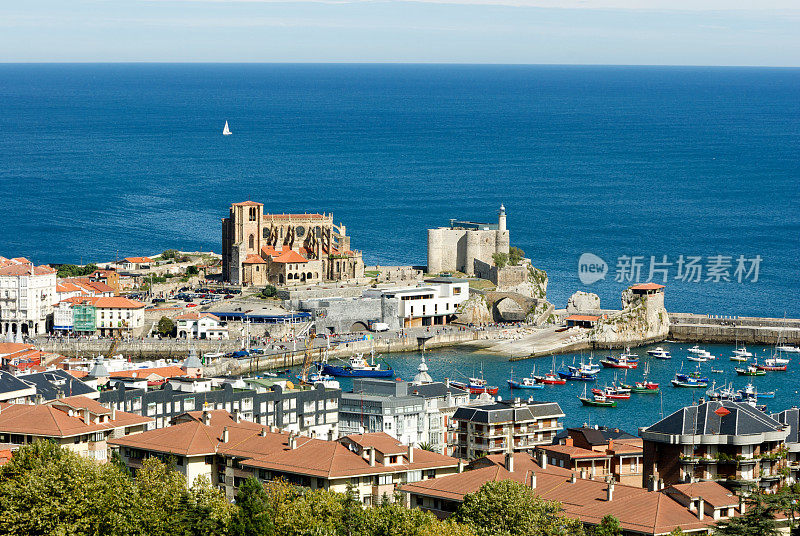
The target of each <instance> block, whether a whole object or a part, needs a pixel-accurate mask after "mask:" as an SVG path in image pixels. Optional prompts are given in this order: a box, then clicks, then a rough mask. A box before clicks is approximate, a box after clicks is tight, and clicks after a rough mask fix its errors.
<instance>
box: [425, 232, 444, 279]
mask: <svg viewBox="0 0 800 536" xmlns="http://www.w3.org/2000/svg"><path fill="white" fill-rule="evenodd" d="M443 242H444V230H443V229H428V273H429V274H438V273H440V272H443V271H444V268H443V265H442V247H443V245H444V244H443Z"/></svg>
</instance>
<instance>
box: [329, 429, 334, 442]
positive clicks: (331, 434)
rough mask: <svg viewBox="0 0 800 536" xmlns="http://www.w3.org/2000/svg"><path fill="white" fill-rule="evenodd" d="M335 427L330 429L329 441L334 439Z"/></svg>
mask: <svg viewBox="0 0 800 536" xmlns="http://www.w3.org/2000/svg"><path fill="white" fill-rule="evenodd" d="M333 439H334V438H333V429H330V430H328V441H333Z"/></svg>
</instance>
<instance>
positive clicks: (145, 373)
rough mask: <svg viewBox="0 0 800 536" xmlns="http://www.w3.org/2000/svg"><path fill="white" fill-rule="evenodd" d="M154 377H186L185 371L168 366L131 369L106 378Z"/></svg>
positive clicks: (110, 374) (111, 373) (114, 373)
mask: <svg viewBox="0 0 800 536" xmlns="http://www.w3.org/2000/svg"><path fill="white" fill-rule="evenodd" d="M152 375H155V376H159V377H161V378H165V379H166V378H179V377H181V376H186V371H185V370H183V369H182V368H181V367H176V366H168V367H151V368H140V369H133V370H119V371H116V372H109V374H108V376H109V377H110V378H132V379H142V380H144V379H147V378H148V377H150V376H152Z"/></svg>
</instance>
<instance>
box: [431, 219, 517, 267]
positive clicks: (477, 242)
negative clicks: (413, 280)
mask: <svg viewBox="0 0 800 536" xmlns="http://www.w3.org/2000/svg"><path fill="white" fill-rule="evenodd" d="M509 245H510V237H509V232H508V229H507V228H506V208H505V206H503V205H500V215H499V217H498V220H497V223H496V224H489V223H475V222H467V221H458V220H450V226H449V227H440V228H438V229H428V273H431V274H439V273H442V272H463V273H465V274H467V275H475V261H480V262H481V263H485V264H486V265H493V264H494V260H493V259H492V255H494V254H495V253H506V254H507V253H508V250H509Z"/></svg>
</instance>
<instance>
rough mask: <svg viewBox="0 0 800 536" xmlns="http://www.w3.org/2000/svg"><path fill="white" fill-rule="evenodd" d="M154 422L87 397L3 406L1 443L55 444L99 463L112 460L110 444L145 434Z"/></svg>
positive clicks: (0, 425) (0, 404)
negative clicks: (148, 425) (110, 457)
mask: <svg viewBox="0 0 800 536" xmlns="http://www.w3.org/2000/svg"><path fill="white" fill-rule="evenodd" d="M150 420H151V419H149V418H147V417H142V416H139V415H132V414H130V413H125V412H122V411H116V410H114V409H107V408H105V407H103V406H102V405H101V404H99V403H98V402H97V401H96V400H91V399H89V398H86V397H83V396H72V397H67V398H59V399H57V400H53V401H51V402H49V403H47V404H6V403H0V443H14V444H18V445H25V444H28V443H33V442H34V441H37V440H46V441H52V442H54V443H56V444H57V445H61V446H63V447H65V448H68V449H70V450H72V451H74V452H77V453H78V454H81V455H82V456H86V457H87V458H92V459H94V460H97V461H99V462H105V461H107V460H108V444H107V442H108V440H110V439H115V438H121V437H124V436H127V435H131V434H138V433H141V432H144V431H145V429H146V427H147V423H148V422H149V421H150Z"/></svg>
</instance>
